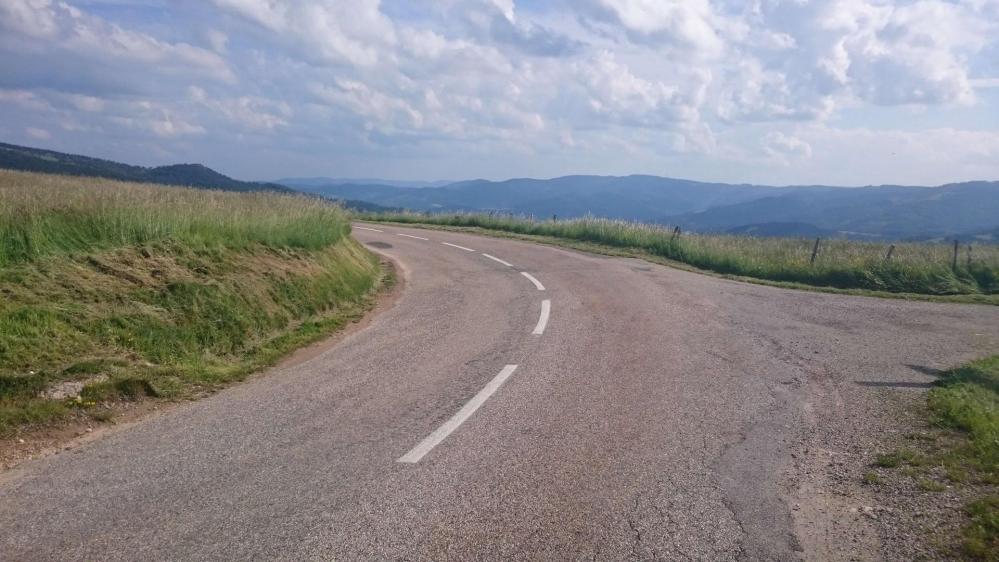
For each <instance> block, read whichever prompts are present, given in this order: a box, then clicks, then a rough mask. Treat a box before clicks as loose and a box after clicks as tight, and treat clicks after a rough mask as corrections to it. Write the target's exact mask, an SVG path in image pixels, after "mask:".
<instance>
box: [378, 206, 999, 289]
mask: <svg viewBox="0 0 999 562" xmlns="http://www.w3.org/2000/svg"><path fill="white" fill-rule="evenodd" d="M359 218H361V219H364V220H371V221H390V222H398V223H409V224H431V225H442V226H451V227H473V228H481V229H487V230H494V231H502V232H511V233H516V234H522V235H531V236H545V237H552V238H558V239H566V240H574V241H580V242H588V243H594V244H600V245H603V246H611V247H615V248H624V249H633V250H638V251H642V252H647V253H649V254H651V255H653V256H657V257H661V258H666V259H669V260H674V261H678V262H682V263H685V264H689V265H692V266H694V267H697V268H699V269H704V270H708V271H714V272H717V273H722V274H730V275H737V276H743V277H751V278H756V279H765V280H771V281H782V282H790V283H799V284H804V285H813V286H820V287H834V288H840V289H866V290H872V291H887V292H895V293H922V294H930V295H956V294H985V295H990V294H996V293H999V246H996V245H988V244H976V245H975V246H974V247H973V248H972V250H971V259H970V260H969V259H968V254H967V248H966V247H965V246H962V247H961V249H960V254H959V259H958V266H957V268H954V269H952V267H951V266H952V258H953V254H952V252H953V248H952V246H950V245H944V244H912V243H910V244H896V247H895V249H894V251H893V252H892V256H891V258H890V259H886V255H887V250H888V244H884V243H869V242H855V241H848V240H823V241H822V242H821V243H820V246H819V252H818V254H817V255H816V259H815V262H814V263H812V262H811V253H812V247H813V244H814V240H805V239H792V238H752V237H746V236H725V235H694V234H689V233H681V234H680V235H678V236H677V235H675V234H674V231H673V229H672V228H670V227H667V226H662V225H653V224H642V223H634V222H627V221H619V220H608V219H600V218H593V217H586V218H580V219H571V220H560V221H557V222H556V221H537V220H531V219H529V218H525V217H511V216H506V215H488V214H477V213H447V214H418V213H386V214H361V215H359Z"/></svg>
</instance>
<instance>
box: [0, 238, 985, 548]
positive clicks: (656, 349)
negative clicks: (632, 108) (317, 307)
mask: <svg viewBox="0 0 999 562" xmlns="http://www.w3.org/2000/svg"><path fill="white" fill-rule="evenodd" d="M355 236H356V237H357V238H359V239H360V240H362V241H363V242H365V243H366V244H368V245H369V246H370V247H372V249H374V250H375V251H378V252H381V253H383V254H385V255H387V256H390V257H391V258H393V259H395V260H396V261H397V263H398V264H400V266H401V268H402V270H403V272H404V275H405V280H406V286H405V290H404V292H403V293H402V295H401V296H400V298H399V300H398V301H397V302H396V303H395V305H394V306H393V307H391V308H390V309H389V310H387V311H385V312H383V313H381V314H380V315H379V316H378V317H376V318H375V319H374V320H373V322H372V323H371V324H370V325H369V326H368V327H367V328H365V329H363V330H360V331H357V332H356V333H353V334H352V335H350V336H348V337H347V338H345V339H344V340H343V341H342V342H341V343H339V344H337V345H336V346H334V347H332V348H331V349H329V350H328V351H326V352H324V353H323V354H321V355H319V356H317V357H315V358H313V359H311V360H309V361H307V362H305V363H302V364H299V365H297V366H294V367H290V368H287V369H282V370H278V371H277V372H274V373H271V374H270V375H268V376H265V377H260V378H256V379H254V380H252V381H250V382H248V383H246V384H243V385H239V386H237V387H234V388H231V389H229V390H226V391H224V392H221V393H219V394H216V395H214V396H212V397H210V398H207V399H205V400H202V401H199V402H195V403H190V404H185V405H183V406H180V407H178V408H175V409H173V410H172V411H170V412H169V413H167V414H164V415H160V416H156V417H153V418H151V419H149V420H147V421H144V422H142V423H139V424H137V425H136V426H134V427H132V428H129V429H127V430H123V431H119V432H115V433H112V434H110V435H109V436H107V437H106V438H103V439H100V440H97V441H95V442H93V443H90V444H87V445H84V446H82V447H80V448H77V449H74V450H72V451H70V452H65V453H62V454H59V455H55V456H51V457H48V458H44V459H40V460H36V461H30V462H28V463H26V464H23V465H22V466H21V467H19V468H17V469H16V470H15V471H14V472H13V473H11V474H8V475H7V476H5V477H4V478H3V479H2V480H0V558H2V559H3V560H11V561H13V560H146V561H149V560H250V559H284V560H310V559H317V560H331V559H336V560H373V559H404V560H421V559H422V560H448V559H451V560H477V559H544V560H559V559H566V560H578V559H598V560H626V559H656V558H657V559H665V560H674V559H681V560H682V559H694V560H740V559H741V560H762V559H776V560H793V559H797V558H801V557H805V558H807V557H808V556H809V553H808V552H802V546H801V543H800V541H799V540H797V538H796V536H795V532H794V527H793V525H792V521H791V519H792V516H791V508H790V507H789V500H788V493H789V491H788V489H787V484H786V482H785V481H784V478H785V476H784V475H787V474H788V471H789V467H791V466H792V465H791V460H790V459H791V453H792V452H794V451H796V450H801V449H802V448H803V447H807V440H808V439H809V435H810V430H809V426H810V424H811V423H814V421H810V420H814V419H815V415H814V414H815V412H814V410H815V409H816V408H823V407H824V406H823V404H825V402H824V401H823V400H822V399H821V398H822V397H817V396H816V394H815V393H816V392H817V391H816V389H825V391H823V393H824V394H828V393H827V392H826V391H828V390H829V389H832V390H833V391H835V389H837V388H842V389H844V391H846V390H848V391H849V392H848V393H847V394H845V395H844V394H839V396H854V395H857V396H859V395H863V393H875V392H884V391H885V390H884V388H886V387H887V388H891V387H893V386H895V385H897V386H898V387H899V390H898V392H918V390H917V391H914V390H912V389H907V388H908V387H909V386H913V384H912V383H925V382H927V381H929V380H931V376H930V375H927V374H925V373H927V372H931V371H930V369H932V368H938V367H947V366H950V365H952V364H954V363H956V362H958V361H962V360H966V359H968V358H970V357H973V356H976V355H980V354H983V353H984V352H986V351H988V349H989V348H990V346H991V347H992V349H995V346H996V345H997V344H999V342H997V337H999V314H997V312H996V309H995V308H993V307H987V306H970V305H944V304H933V303H919V302H906V301H900V300H882V299H873V298H863V297H846V296H838V295H828V294H817V293H809V292H800V291H790V290H782V289H776V288H772V287H764V286H757V285H751V284H743V283H737V282H732V281H726V280H720V279H717V278H713V277H709V276H703V275H697V274H693V273H688V272H684V271H679V270H674V269H670V268H665V267H660V266H655V265H650V264H648V263H645V262H641V261H638V260H632V259H622V258H607V257H598V256H592V255H585V254H581V253H577V252H572V251H567V250H562V249H557V248H552V247H546V246H539V245H533V244H529V243H525V242H516V241H509V240H500V239H491V238H484V237H477V236H472V235H466V234H457V233H446V232H437V231H429V230H416V229H403V228H399V227H395V226H381V225H357V228H356V229H355ZM445 243H446V244H445ZM487 254H488V255H487ZM545 302H547V303H548V304H544V303H545ZM858 393H861V394H858ZM849 409H850V404H849V403H847V404H846V409H845V411H846V412H849ZM846 415H849V414H848V413H847V414H846Z"/></svg>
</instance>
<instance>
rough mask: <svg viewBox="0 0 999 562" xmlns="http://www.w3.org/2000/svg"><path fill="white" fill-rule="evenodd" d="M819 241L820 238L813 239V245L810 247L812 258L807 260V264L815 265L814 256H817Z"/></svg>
mask: <svg viewBox="0 0 999 562" xmlns="http://www.w3.org/2000/svg"><path fill="white" fill-rule="evenodd" d="M819 240H822V239H821V238H816V239H815V245H814V246H812V257H811V258H810V259H809V260H808V263H809V264H814V263H815V256H817V255H818V254H819Z"/></svg>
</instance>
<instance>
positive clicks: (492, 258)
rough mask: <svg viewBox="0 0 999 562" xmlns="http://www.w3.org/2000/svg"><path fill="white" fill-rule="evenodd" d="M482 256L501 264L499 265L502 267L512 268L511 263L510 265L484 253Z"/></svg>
mask: <svg viewBox="0 0 999 562" xmlns="http://www.w3.org/2000/svg"><path fill="white" fill-rule="evenodd" d="M482 255H483V256H485V257H487V258H489V259H491V260H493V261H494V262H499V263H501V264H503V265H505V266H507V267H513V264H512V263H510V262H508V261H503V260H501V259H499V258H497V257H496V256H490V255H489V254H487V253H485V252H483V254H482Z"/></svg>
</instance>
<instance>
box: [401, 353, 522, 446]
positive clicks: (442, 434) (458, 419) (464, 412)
mask: <svg viewBox="0 0 999 562" xmlns="http://www.w3.org/2000/svg"><path fill="white" fill-rule="evenodd" d="M516 370H517V366H516V365H507V366H506V367H503V370H502V371H500V372H499V374H498V375H496V376H495V377H493V380H491V381H489V384H487V385H486V386H485V387H484V388H483V389H482V390H480V391H479V393H478V394H476V395H475V396H473V397H472V399H471V400H469V401H468V403H467V404H465V405H464V406H462V407H461V409H460V410H458V413H457V414H455V415H453V416H451V419H449V420H447V421H446V422H444V425H442V426H440V427H438V428H437V430H436V431H434V432H433V433H431V434H430V435H428V436H427V438H426V439H424V440H423V441H420V443H419V444H418V445H417V446H415V447H413V448H412V449H411V450H410V451H409V452H408V453H406V454H405V455H403V456H401V457H399V459H398V460H397V461H396V462H405V463H418V462H420V459H422V458H423V456H424V455H426V454H427V453H429V452H430V451H431V450H433V448H434V447H436V446H437V445H439V444H440V443H441V441H443V440H445V439H447V436H448V435H451V432H453V431H454V430H456V429H458V426H460V425H461V424H462V423H464V422H465V420H467V419H468V418H470V417H471V416H472V414H474V413H475V410H478V409H479V406H481V405H482V404H483V403H484V402H485V401H486V400H488V399H489V397H490V396H492V395H493V393H494V392H496V390H497V389H498V388H499V387H500V386H501V385H502V384H503V383H504V382H506V379H508V378H510V375H512V374H513V372H514V371H516Z"/></svg>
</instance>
